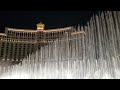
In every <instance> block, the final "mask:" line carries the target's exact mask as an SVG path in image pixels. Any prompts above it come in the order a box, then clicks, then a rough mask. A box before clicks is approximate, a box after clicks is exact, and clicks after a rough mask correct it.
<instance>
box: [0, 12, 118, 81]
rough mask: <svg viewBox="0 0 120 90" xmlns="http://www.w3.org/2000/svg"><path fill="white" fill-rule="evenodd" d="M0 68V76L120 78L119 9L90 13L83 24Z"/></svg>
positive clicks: (16, 77)
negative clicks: (14, 62) (85, 23)
mask: <svg viewBox="0 0 120 90" xmlns="http://www.w3.org/2000/svg"><path fill="white" fill-rule="evenodd" d="M73 31H74V30H73ZM84 32H85V33H84ZM0 71H1V73H2V74H1V76H0V78H1V79H2V78H5V79H6V78H8V79H115V78H120V12H119V11H117V12H116V11H113V12H104V13H101V14H100V15H98V16H97V15H96V16H93V17H92V18H91V20H90V21H89V22H88V23H87V25H86V26H81V27H80V26H78V29H76V30H75V31H74V32H72V33H65V34H64V36H63V38H58V39H56V40H55V41H54V42H49V44H48V45H46V46H44V47H41V49H40V50H38V51H36V53H35V54H34V53H33V54H32V55H29V56H28V57H27V58H25V59H24V60H23V61H22V63H20V64H18V65H13V66H9V67H5V68H1V69H0Z"/></svg>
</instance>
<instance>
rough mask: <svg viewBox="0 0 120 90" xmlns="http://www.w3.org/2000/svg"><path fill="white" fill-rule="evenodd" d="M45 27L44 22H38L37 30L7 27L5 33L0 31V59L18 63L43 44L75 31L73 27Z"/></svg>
mask: <svg viewBox="0 0 120 90" xmlns="http://www.w3.org/2000/svg"><path fill="white" fill-rule="evenodd" d="M44 29H45V25H44V24H43V23H38V24H37V29H36V30H25V29H15V28H14V29H13V28H5V33H0V60H4V61H9V62H10V61H12V62H11V64H15V63H18V62H19V60H22V59H23V58H25V57H27V56H28V55H29V54H31V53H34V52H36V50H38V49H40V47H41V46H44V45H47V44H48V43H49V42H53V41H54V40H55V39H57V38H62V37H63V35H64V33H65V32H68V33H69V32H73V31H74V29H73V28H72V27H66V28H57V29H51V30H44Z"/></svg>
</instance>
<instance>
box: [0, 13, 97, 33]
mask: <svg viewBox="0 0 120 90" xmlns="http://www.w3.org/2000/svg"><path fill="white" fill-rule="evenodd" d="M93 13H97V12H91V11H1V12H0V32H2V33H3V32H4V29H5V27H11V28H19V29H36V24H37V23H39V22H43V23H44V24H45V25H46V26H45V29H52V28H59V27H67V26H76V25H78V24H85V23H86V21H88V20H89V19H90V17H91V16H92V15H93Z"/></svg>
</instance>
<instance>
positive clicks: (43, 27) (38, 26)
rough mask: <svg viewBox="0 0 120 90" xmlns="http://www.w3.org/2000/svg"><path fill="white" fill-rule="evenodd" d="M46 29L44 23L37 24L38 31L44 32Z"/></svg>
mask: <svg viewBox="0 0 120 90" xmlns="http://www.w3.org/2000/svg"><path fill="white" fill-rule="evenodd" d="M44 29H45V24H43V23H42V22H40V23H38V24H37V30H44Z"/></svg>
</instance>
